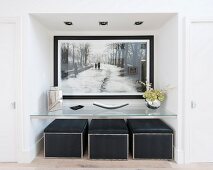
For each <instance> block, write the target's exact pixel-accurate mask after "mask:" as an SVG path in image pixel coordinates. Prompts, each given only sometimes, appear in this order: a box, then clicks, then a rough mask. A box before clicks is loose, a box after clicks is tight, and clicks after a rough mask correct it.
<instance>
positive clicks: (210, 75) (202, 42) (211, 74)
mask: <svg viewBox="0 0 213 170" xmlns="http://www.w3.org/2000/svg"><path fill="white" fill-rule="evenodd" d="M189 40H190V41H189V42H190V43H189V49H188V50H189V59H190V62H189V65H188V66H186V67H188V68H190V71H189V77H188V80H187V81H189V82H190V83H189V84H190V86H189V90H190V93H189V94H190V100H191V109H190V110H189V113H187V114H189V116H188V123H189V124H186V126H188V125H189V126H190V128H189V129H190V130H189V131H190V132H189V133H190V136H189V138H190V139H189V147H190V148H189V149H190V151H189V152H190V161H191V162H213V22H204V21H202V22H191V24H190V31H189Z"/></svg>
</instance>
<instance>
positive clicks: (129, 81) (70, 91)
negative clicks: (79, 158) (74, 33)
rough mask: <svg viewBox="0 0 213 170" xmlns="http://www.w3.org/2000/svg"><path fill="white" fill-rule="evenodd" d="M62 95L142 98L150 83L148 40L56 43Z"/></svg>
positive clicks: (60, 41) (62, 41) (67, 41)
mask: <svg viewBox="0 0 213 170" xmlns="http://www.w3.org/2000/svg"><path fill="white" fill-rule="evenodd" d="M58 80H59V82H60V83H59V84H60V86H61V88H62V91H63V94H64V95H139V94H140V95H141V94H142V92H144V91H145V90H146V87H144V86H143V85H141V84H140V83H138V81H143V82H146V81H147V80H149V41H148V40H59V41H58Z"/></svg>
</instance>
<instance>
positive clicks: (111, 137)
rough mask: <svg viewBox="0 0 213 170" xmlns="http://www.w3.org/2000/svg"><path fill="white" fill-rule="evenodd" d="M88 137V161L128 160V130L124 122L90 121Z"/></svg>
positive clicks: (113, 120)
mask: <svg viewBox="0 0 213 170" xmlns="http://www.w3.org/2000/svg"><path fill="white" fill-rule="evenodd" d="M88 136H89V137H88V156H89V158H90V159H119V160H123V159H125V160H126V159H128V149H129V147H128V128H127V126H126V123H125V121H124V120H120V119H95V120H92V121H91V124H90V127H89V132H88Z"/></svg>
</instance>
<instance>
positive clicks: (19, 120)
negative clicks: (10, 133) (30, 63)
mask: <svg viewBox="0 0 213 170" xmlns="http://www.w3.org/2000/svg"><path fill="white" fill-rule="evenodd" d="M0 23H3V24H14V25H15V30H16V42H15V46H16V48H15V56H14V61H15V66H14V67H15V68H14V69H15V75H14V77H15V85H14V87H15V102H16V103H15V114H14V116H15V125H14V126H15V133H16V136H15V141H14V143H15V145H16V151H15V152H16V162H18V161H19V159H20V156H21V150H22V148H21V146H22V145H21V143H22V141H23V133H22V131H21V129H23V128H21V127H22V126H23V116H22V113H23V112H22V55H21V54H22V44H21V19H20V18H19V17H0Z"/></svg>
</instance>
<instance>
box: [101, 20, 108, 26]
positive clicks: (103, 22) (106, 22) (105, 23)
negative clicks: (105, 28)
mask: <svg viewBox="0 0 213 170" xmlns="http://www.w3.org/2000/svg"><path fill="white" fill-rule="evenodd" d="M99 25H108V21H100V22H99Z"/></svg>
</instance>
